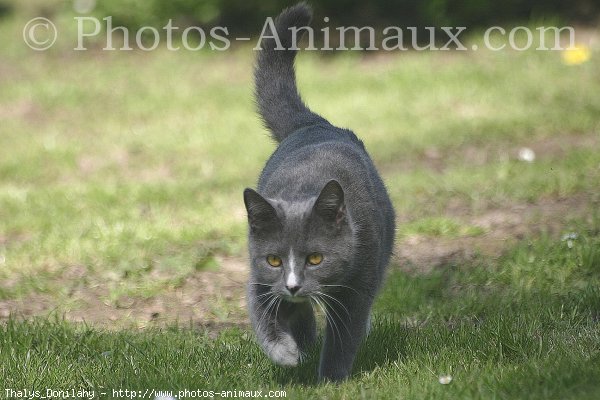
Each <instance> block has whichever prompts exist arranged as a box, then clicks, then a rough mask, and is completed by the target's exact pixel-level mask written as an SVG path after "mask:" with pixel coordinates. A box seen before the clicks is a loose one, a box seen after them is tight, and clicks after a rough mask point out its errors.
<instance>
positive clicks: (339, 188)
mask: <svg viewBox="0 0 600 400" xmlns="http://www.w3.org/2000/svg"><path fill="white" fill-rule="evenodd" d="M310 19H311V9H310V8H309V7H308V6H307V5H306V4H305V3H300V4H297V5H295V6H293V7H290V8H288V9H286V10H284V11H283V12H282V13H281V14H280V15H279V16H278V17H277V18H276V19H275V26H276V30H277V34H278V36H279V38H280V39H281V42H282V45H283V46H284V47H285V48H286V49H289V48H290V47H291V45H292V43H291V40H292V39H291V33H290V31H289V29H288V28H289V27H292V26H298V27H300V26H306V25H307V24H308V23H309V22H310ZM275 46H276V42H275V40H274V39H264V40H263V42H262V47H263V50H262V51H260V52H259V55H258V61H257V67H256V71H255V80H256V99H257V103H258V108H259V110H260V114H261V116H262V118H263V120H264V121H265V124H266V126H267V127H268V128H269V130H270V131H271V132H272V134H273V136H274V138H275V139H276V140H277V141H278V142H279V146H278V147H277V150H275V152H274V153H273V155H272V156H271V158H270V159H269V161H268V162H267V164H266V166H265V168H264V170H263V171H262V174H261V176H260V179H259V182H258V189H257V191H254V190H252V189H246V190H245V191H244V203H245V205H246V209H247V212H248V222H249V226H250V229H249V240H248V242H249V253H250V262H251V273H250V282H249V284H248V308H249V314H250V320H251V322H252V326H253V328H254V330H255V332H256V336H257V339H258V342H259V344H260V346H261V347H262V349H263V350H264V351H265V353H266V354H267V355H268V356H269V357H270V358H271V359H272V360H273V361H274V362H275V363H277V364H279V365H284V366H295V365H297V364H298V363H299V362H300V361H301V360H302V355H303V353H304V351H305V350H306V349H307V347H308V346H310V345H311V344H312V343H314V342H315V340H316V335H317V333H316V323H315V316H314V311H313V308H322V309H324V310H325V312H326V319H327V326H326V330H325V338H324V343H323V349H322V352H321V360H320V366H319V372H318V373H319V377H320V378H321V379H329V380H334V381H337V380H342V379H345V378H346V377H347V376H348V375H349V374H350V372H351V370H352V364H353V362H354V358H355V356H356V352H357V350H358V347H359V345H360V343H361V342H362V340H363V339H364V337H365V335H366V334H367V332H368V330H369V324H370V312H371V306H372V304H373V300H374V299H375V295H376V294H377V291H378V289H379V288H380V286H381V284H382V280H383V277H384V275H385V269H386V266H387V264H388V261H389V258H390V254H391V252H392V246H393V241H394V230H395V228H394V210H393V208H392V204H391V202H390V200H389V197H388V195H387V192H386V189H385V186H384V184H383V182H382V180H381V178H380V177H379V175H378V173H377V171H376V169H375V166H374V165H373V163H372V161H371V159H370V158H369V156H368V154H367V152H366V150H365V148H364V146H363V144H362V142H361V141H360V140H359V139H358V138H357V137H356V136H355V135H354V133H352V132H351V131H349V130H347V129H341V128H337V127H335V126H333V125H331V124H330V123H329V122H327V120H325V119H324V118H322V117H320V116H319V115H317V114H314V113H313V112H312V111H310V110H309V109H308V108H307V107H306V106H305V105H304V103H303V102H302V99H301V98H300V95H299V94H298V90H297V87H296V78H295V73H294V58H295V55H296V51H294V50H285V51H282V50H274V48H275ZM314 252H318V253H321V254H322V255H323V261H322V263H321V264H319V265H317V266H313V265H310V264H308V262H307V261H306V260H307V256H308V255H309V254H311V253H314ZM268 255H276V256H278V257H280V258H281V260H282V265H281V266H280V267H272V266H270V265H269V264H268V263H267V260H266V258H267V256H268Z"/></svg>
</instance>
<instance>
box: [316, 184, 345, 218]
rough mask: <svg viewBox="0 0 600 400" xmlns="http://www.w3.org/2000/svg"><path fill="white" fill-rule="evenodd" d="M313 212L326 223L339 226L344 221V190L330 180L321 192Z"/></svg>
mask: <svg viewBox="0 0 600 400" xmlns="http://www.w3.org/2000/svg"><path fill="white" fill-rule="evenodd" d="M313 210H314V212H315V213H316V214H317V215H319V216H321V217H322V218H323V219H325V220H326V221H329V222H332V223H335V224H336V225H339V224H340V223H341V222H342V221H344V220H345V219H346V206H345V204H344V190H343V189H342V187H341V186H340V184H339V183H338V181H336V180H331V181H329V182H327V184H326V185H325V186H324V187H323V189H322V190H321V194H319V197H318V198H317V201H316V202H315V205H314V207H313Z"/></svg>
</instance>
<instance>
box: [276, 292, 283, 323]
mask: <svg viewBox="0 0 600 400" xmlns="http://www.w3.org/2000/svg"><path fill="white" fill-rule="evenodd" d="M282 301H283V300H282V299H281V297H277V306H276V307H275V325H277V321H279V320H278V319H277V313H278V312H279V306H280V305H281V302H282Z"/></svg>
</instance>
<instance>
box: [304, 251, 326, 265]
mask: <svg viewBox="0 0 600 400" xmlns="http://www.w3.org/2000/svg"><path fill="white" fill-rule="evenodd" d="M306 261H308V263H309V264H310V265H319V264H321V262H322V261H323V254H321V253H312V254H309V255H308V257H306Z"/></svg>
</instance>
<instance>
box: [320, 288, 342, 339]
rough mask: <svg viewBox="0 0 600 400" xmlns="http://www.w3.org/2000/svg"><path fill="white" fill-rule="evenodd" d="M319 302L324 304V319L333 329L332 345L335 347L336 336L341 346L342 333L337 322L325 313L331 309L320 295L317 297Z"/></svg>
mask: <svg viewBox="0 0 600 400" xmlns="http://www.w3.org/2000/svg"><path fill="white" fill-rule="evenodd" d="M318 294H319V293H317V295H318ZM319 302H320V303H323V304H324V306H322V308H323V312H324V313H325V318H326V319H327V321H328V322H329V324H330V325H331V327H332V329H333V333H334V336H333V344H334V345H335V336H336V335H337V337H338V338H339V340H340V344H342V343H343V341H342V333H341V331H340V328H339V326H338V324H337V322H335V317H334V316H333V315H332V314H330V313H328V312H327V310H328V309H330V308H332V307H331V305H330V304H329V303H328V302H327V300H326V299H324V298H323V297H321V296H320V295H319ZM333 311H334V312H335V313H336V315H338V314H337V312H336V311H335V310H333ZM338 318H339V315H338ZM342 323H343V321H342ZM344 326H345V325H344ZM346 329H348V328H346Z"/></svg>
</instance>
